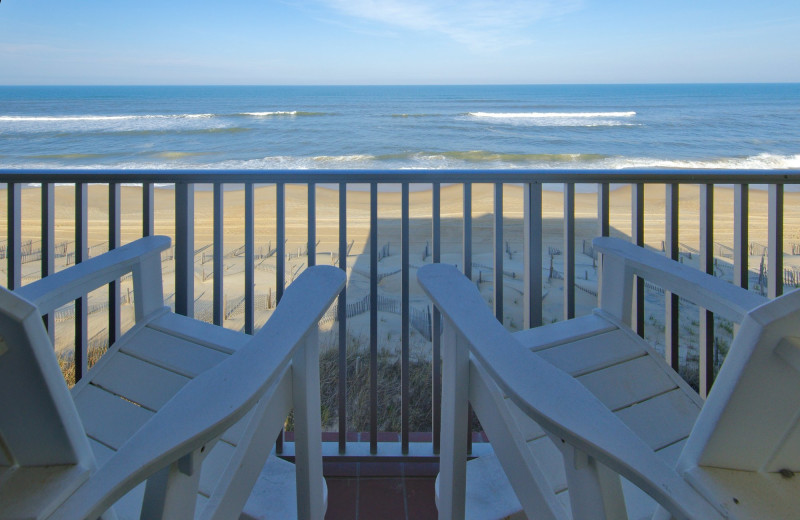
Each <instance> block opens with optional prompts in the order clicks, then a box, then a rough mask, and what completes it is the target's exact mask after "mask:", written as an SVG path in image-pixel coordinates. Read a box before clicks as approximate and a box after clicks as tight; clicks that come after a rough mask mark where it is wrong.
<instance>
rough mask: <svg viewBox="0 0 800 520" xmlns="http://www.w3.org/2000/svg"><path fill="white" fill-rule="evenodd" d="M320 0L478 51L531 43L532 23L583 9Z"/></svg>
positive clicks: (465, 1) (477, 1)
mask: <svg viewBox="0 0 800 520" xmlns="http://www.w3.org/2000/svg"><path fill="white" fill-rule="evenodd" d="M319 1H320V2H321V3H323V4H325V5H328V6H329V7H331V8H333V9H335V10H337V11H339V12H341V13H343V14H345V15H347V16H352V17H355V18H359V19H362V20H367V21H370V22H379V23H384V24H387V25H391V26H395V27H401V28H404V29H411V30H415V31H422V32H431V33H438V34H442V35H445V36H447V37H448V38H450V39H452V40H454V41H456V42H458V43H461V44H464V45H467V46H469V47H472V48H474V49H476V50H481V49H484V50H485V49H497V48H505V47H510V46H515V45H519V44H522V43H527V42H528V41H529V40H530V36H531V31H529V30H528V29H529V28H530V26H531V25H533V24H535V23H536V22H538V21H540V20H543V19H548V18H554V17H558V16H561V15H563V14H566V13H569V12H572V11H575V10H577V9H579V8H580V6H581V0H566V1H557V0H437V1H425V0H319Z"/></svg>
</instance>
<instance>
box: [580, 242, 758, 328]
mask: <svg viewBox="0 0 800 520" xmlns="http://www.w3.org/2000/svg"><path fill="white" fill-rule="evenodd" d="M592 245H593V246H594V249H595V250H596V251H598V252H599V253H601V254H602V255H603V260H602V266H601V274H600V283H601V291H600V307H601V308H603V309H604V310H609V309H612V310H611V312H612V313H614V314H617V312H619V309H620V307H619V306H618V305H619V304H618V303H616V304H615V303H610V302H609V300H613V301H615V302H618V301H619V300H624V299H625V298H629V297H630V294H631V292H632V289H633V276H634V275H636V276H639V277H640V278H644V279H645V280H648V281H651V282H653V283H655V284H656V285H659V286H661V287H663V288H664V289H665V290H667V291H671V292H673V293H675V294H679V295H680V296H683V297H684V298H686V299H687V300H689V301H691V302H694V303H696V304H697V305H699V306H700V307H703V308H705V309H708V310H710V311H712V312H714V313H715V314H719V315H720V316H723V317H725V318H727V319H730V320H733V321H734V322H736V323H741V322H742V320H743V319H744V315H745V314H747V313H748V312H750V311H751V310H753V309H754V308H756V307H758V306H759V305H761V304H763V303H766V302H767V298H765V297H763V296H761V295H759V294H756V293H754V292H750V291H748V290H746V289H742V288H741V287H737V286H735V285H733V284H731V283H728V282H726V281H724V280H721V279H720V278H717V277H715V276H711V275H709V274H707V273H704V272H702V271H700V270H698V269H694V268H692V267H689V266H687V265H684V264H682V263H680V262H676V261H674V260H671V259H669V258H667V257H665V256H663V255H659V254H657V253H654V252H653V251H648V250H647V249H645V248H643V247H639V246H636V245H634V244H631V243H630V242H626V241H624V240H620V239H618V238H609V237H600V238H595V239H594V240H593V241H592ZM620 278H621V279H620ZM604 287H605V288H604ZM622 305H623V306H624V302H623V303H622ZM628 307H629V305H628ZM625 310H626V309H622V311H623V312H624V311H625ZM621 317H623V318H624V316H621ZM623 321H625V320H623Z"/></svg>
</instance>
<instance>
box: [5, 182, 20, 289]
mask: <svg viewBox="0 0 800 520" xmlns="http://www.w3.org/2000/svg"><path fill="white" fill-rule="evenodd" d="M6 189H7V190H8V193H7V195H8V230H7V232H8V249H7V250H6V262H7V264H6V273H7V274H8V281H7V282H6V284H7V286H8V288H9V289H10V290H12V291H13V290H14V289H17V288H19V287H20V286H21V285H22V186H21V185H20V184H19V183H17V182H9V183H8V184H7V185H6Z"/></svg>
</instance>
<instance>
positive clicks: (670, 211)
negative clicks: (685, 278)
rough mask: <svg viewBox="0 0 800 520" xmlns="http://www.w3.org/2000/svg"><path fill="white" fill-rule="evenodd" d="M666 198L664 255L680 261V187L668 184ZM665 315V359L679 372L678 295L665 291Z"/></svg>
mask: <svg viewBox="0 0 800 520" xmlns="http://www.w3.org/2000/svg"><path fill="white" fill-rule="evenodd" d="M665 191H666V193H665V194H666V198H667V200H666V201H665V207H666V215H665V219H664V221H665V223H666V229H665V230H664V239H665V240H664V254H665V255H666V256H667V258H671V259H672V260H676V261H677V260H678V258H679V255H680V251H679V247H678V246H679V241H678V212H679V209H680V208H679V200H680V199H679V196H678V195H679V185H678V184H667V185H666V186H665ZM664 300H665V306H666V309H665V313H664V326H665V328H664V357H665V358H666V361H667V363H668V364H669V366H671V367H672V368H673V370H675V371H677V370H678V368H679V365H680V358H679V356H678V349H679V346H680V316H679V308H680V307H679V299H678V295H676V294H673V293H672V292H670V291H665V293H664Z"/></svg>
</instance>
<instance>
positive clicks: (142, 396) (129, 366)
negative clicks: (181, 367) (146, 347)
mask: <svg viewBox="0 0 800 520" xmlns="http://www.w3.org/2000/svg"><path fill="white" fill-rule="evenodd" d="M90 377H91V378H92V383H93V384H95V385H97V386H99V387H101V388H103V389H105V390H108V391H109V392H112V393H114V394H117V395H120V396H123V397H124V398H125V399H128V400H130V401H133V402H134V403H137V404H139V405H141V406H144V407H145V408H148V409H150V410H158V409H159V408H161V407H162V406H164V403H166V402H167V401H168V400H169V399H171V398H172V396H173V395H175V393H177V392H178V390H180V389H181V387H183V385H185V384H186V383H187V382H188V381H189V378H187V377H186V376H183V375H180V374H177V373H175V372H172V371H169V370H166V369H164V368H161V367H159V366H156V365H153V364H152V363H148V362H147V361H143V360H141V359H138V358H135V357H133V356H130V355H128V354H125V353H124V352H119V353H118V354H117V355H116V356H113V357H112V358H111V359H109V360H108V363H106V365H105V366H104V368H103V370H102V371H100V372H99V373H98V374H97V375H96V376H94V374H91V373H90Z"/></svg>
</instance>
